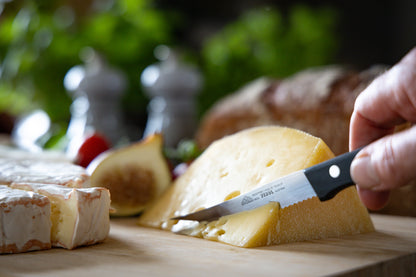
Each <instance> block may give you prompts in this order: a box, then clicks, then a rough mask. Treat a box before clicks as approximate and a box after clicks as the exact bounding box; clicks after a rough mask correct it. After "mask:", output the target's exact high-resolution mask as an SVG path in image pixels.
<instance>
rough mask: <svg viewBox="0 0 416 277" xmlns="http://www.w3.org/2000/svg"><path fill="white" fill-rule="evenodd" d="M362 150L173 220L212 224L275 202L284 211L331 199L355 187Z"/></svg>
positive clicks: (297, 172) (345, 154)
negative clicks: (354, 172) (353, 170)
mask: <svg viewBox="0 0 416 277" xmlns="http://www.w3.org/2000/svg"><path fill="white" fill-rule="evenodd" d="M361 149H362V148H358V149H356V150H354V151H351V152H347V153H344V154H342V155H339V156H337V157H335V158H332V159H329V160H327V161H324V162H322V163H319V164H316V165H314V166H311V167H309V168H306V169H303V170H299V171H296V172H294V173H291V174H289V175H286V176H284V177H281V178H278V179H276V180H274V181H272V182H270V183H268V184H265V185H263V186H261V187H258V188H256V189H253V190H251V191H249V192H247V193H244V194H241V195H239V196H237V197H234V198H232V199H230V200H227V201H225V202H222V203H220V204H218V205H215V206H212V207H210V208H206V209H203V210H200V211H197V212H194V213H190V214H187V215H182V216H178V217H174V218H171V219H172V220H195V221H213V220H216V219H218V218H220V217H222V216H225V215H230V214H235V213H239V212H243V211H248V210H252V209H255V208H258V207H261V206H263V205H266V204H267V203H269V202H272V201H274V202H279V203H280V207H281V208H285V207H288V206H290V205H293V204H296V203H298V202H301V201H304V200H307V199H309V198H312V197H315V196H317V197H318V198H319V199H320V200H321V201H326V200H329V199H331V198H333V197H334V196H335V195H336V194H338V193H339V192H340V191H342V190H343V189H345V188H347V187H349V186H352V185H354V182H353V180H352V178H351V175H350V167H351V162H352V160H353V159H354V157H355V156H356V155H357V153H358V152H359V151H360V150H361Z"/></svg>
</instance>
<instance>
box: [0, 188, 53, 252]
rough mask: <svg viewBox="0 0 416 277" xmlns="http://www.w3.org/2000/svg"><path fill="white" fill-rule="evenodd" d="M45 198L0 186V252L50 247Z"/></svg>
mask: <svg viewBox="0 0 416 277" xmlns="http://www.w3.org/2000/svg"><path fill="white" fill-rule="evenodd" d="M50 213H51V204H50V201H49V199H48V198H47V197H45V196H42V195H39V194H37V193H33V192H27V191H22V190H17V189H11V188H9V187H7V186H4V185H0V253H21V252H28V251H34V250H43V249H49V248H51V240H50V237H51V221H50Z"/></svg>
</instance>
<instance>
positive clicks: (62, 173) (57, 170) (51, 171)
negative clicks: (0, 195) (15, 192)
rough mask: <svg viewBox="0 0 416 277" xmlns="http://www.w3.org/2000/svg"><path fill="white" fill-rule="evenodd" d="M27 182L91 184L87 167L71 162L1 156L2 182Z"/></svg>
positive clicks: (5, 183)
mask: <svg viewBox="0 0 416 277" xmlns="http://www.w3.org/2000/svg"><path fill="white" fill-rule="evenodd" d="M27 182H29V183H42V184H57V185H62V186H66V187H74V188H82V187H88V186H89V175H88V174H87V172H86V170H85V168H83V167H81V166H78V165H75V164H71V163H69V162H63V161H46V160H39V161H36V160H30V159H28V160H24V159H9V158H1V157H0V184H4V185H9V184H11V183H27Z"/></svg>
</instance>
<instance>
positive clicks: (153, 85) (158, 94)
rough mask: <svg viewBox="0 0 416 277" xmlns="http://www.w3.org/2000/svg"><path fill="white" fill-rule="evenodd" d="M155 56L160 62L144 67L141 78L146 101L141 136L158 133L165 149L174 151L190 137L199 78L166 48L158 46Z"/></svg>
mask: <svg viewBox="0 0 416 277" xmlns="http://www.w3.org/2000/svg"><path fill="white" fill-rule="evenodd" d="M155 56H156V58H158V59H159V60H160V62H159V63H157V64H153V65H150V66H148V67H147V68H146V69H145V70H144V71H143V73H142V75H141V82H142V85H143V87H144V89H145V93H146V94H147V95H148V96H149V97H150V102H149V105H148V121H147V124H146V128H145V130H144V136H145V137H146V136H149V135H150V134H153V133H162V135H163V137H164V143H165V146H167V147H171V148H175V147H176V146H177V145H178V143H179V142H180V141H181V140H184V139H192V138H193V136H194V132H195V129H196V126H197V112H196V95H197V94H198V92H199V90H200V88H201V83H202V80H201V75H200V73H199V71H198V70H197V69H195V68H194V67H192V66H190V65H185V64H184V63H181V62H180V60H179V57H178V55H177V54H176V53H175V52H174V51H172V49H170V48H168V47H167V46H158V47H157V48H156V49H155Z"/></svg>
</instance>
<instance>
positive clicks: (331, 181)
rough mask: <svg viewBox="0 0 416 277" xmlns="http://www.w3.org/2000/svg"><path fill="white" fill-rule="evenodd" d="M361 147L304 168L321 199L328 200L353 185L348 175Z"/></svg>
mask: <svg viewBox="0 0 416 277" xmlns="http://www.w3.org/2000/svg"><path fill="white" fill-rule="evenodd" d="M361 149H362V148H358V149H356V150H354V151H351V152H348V153H345V154H342V155H340V156H337V157H335V158H334V159H331V160H328V161H327V162H323V163H320V164H317V165H315V166H312V167H310V168H307V169H305V176H306V178H307V179H308V180H309V182H310V183H311V185H312V187H313V189H314V190H315V192H316V194H317V196H318V197H319V199H320V200H321V201H326V200H329V199H331V198H333V197H334V196H335V195H336V194H337V193H338V192H340V191H341V190H343V189H344V188H346V187H349V186H352V185H354V182H353V180H352V178H351V175H350V168H351V162H352V160H353V159H354V157H355V156H356V155H357V153H358V152H360V150H361Z"/></svg>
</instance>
